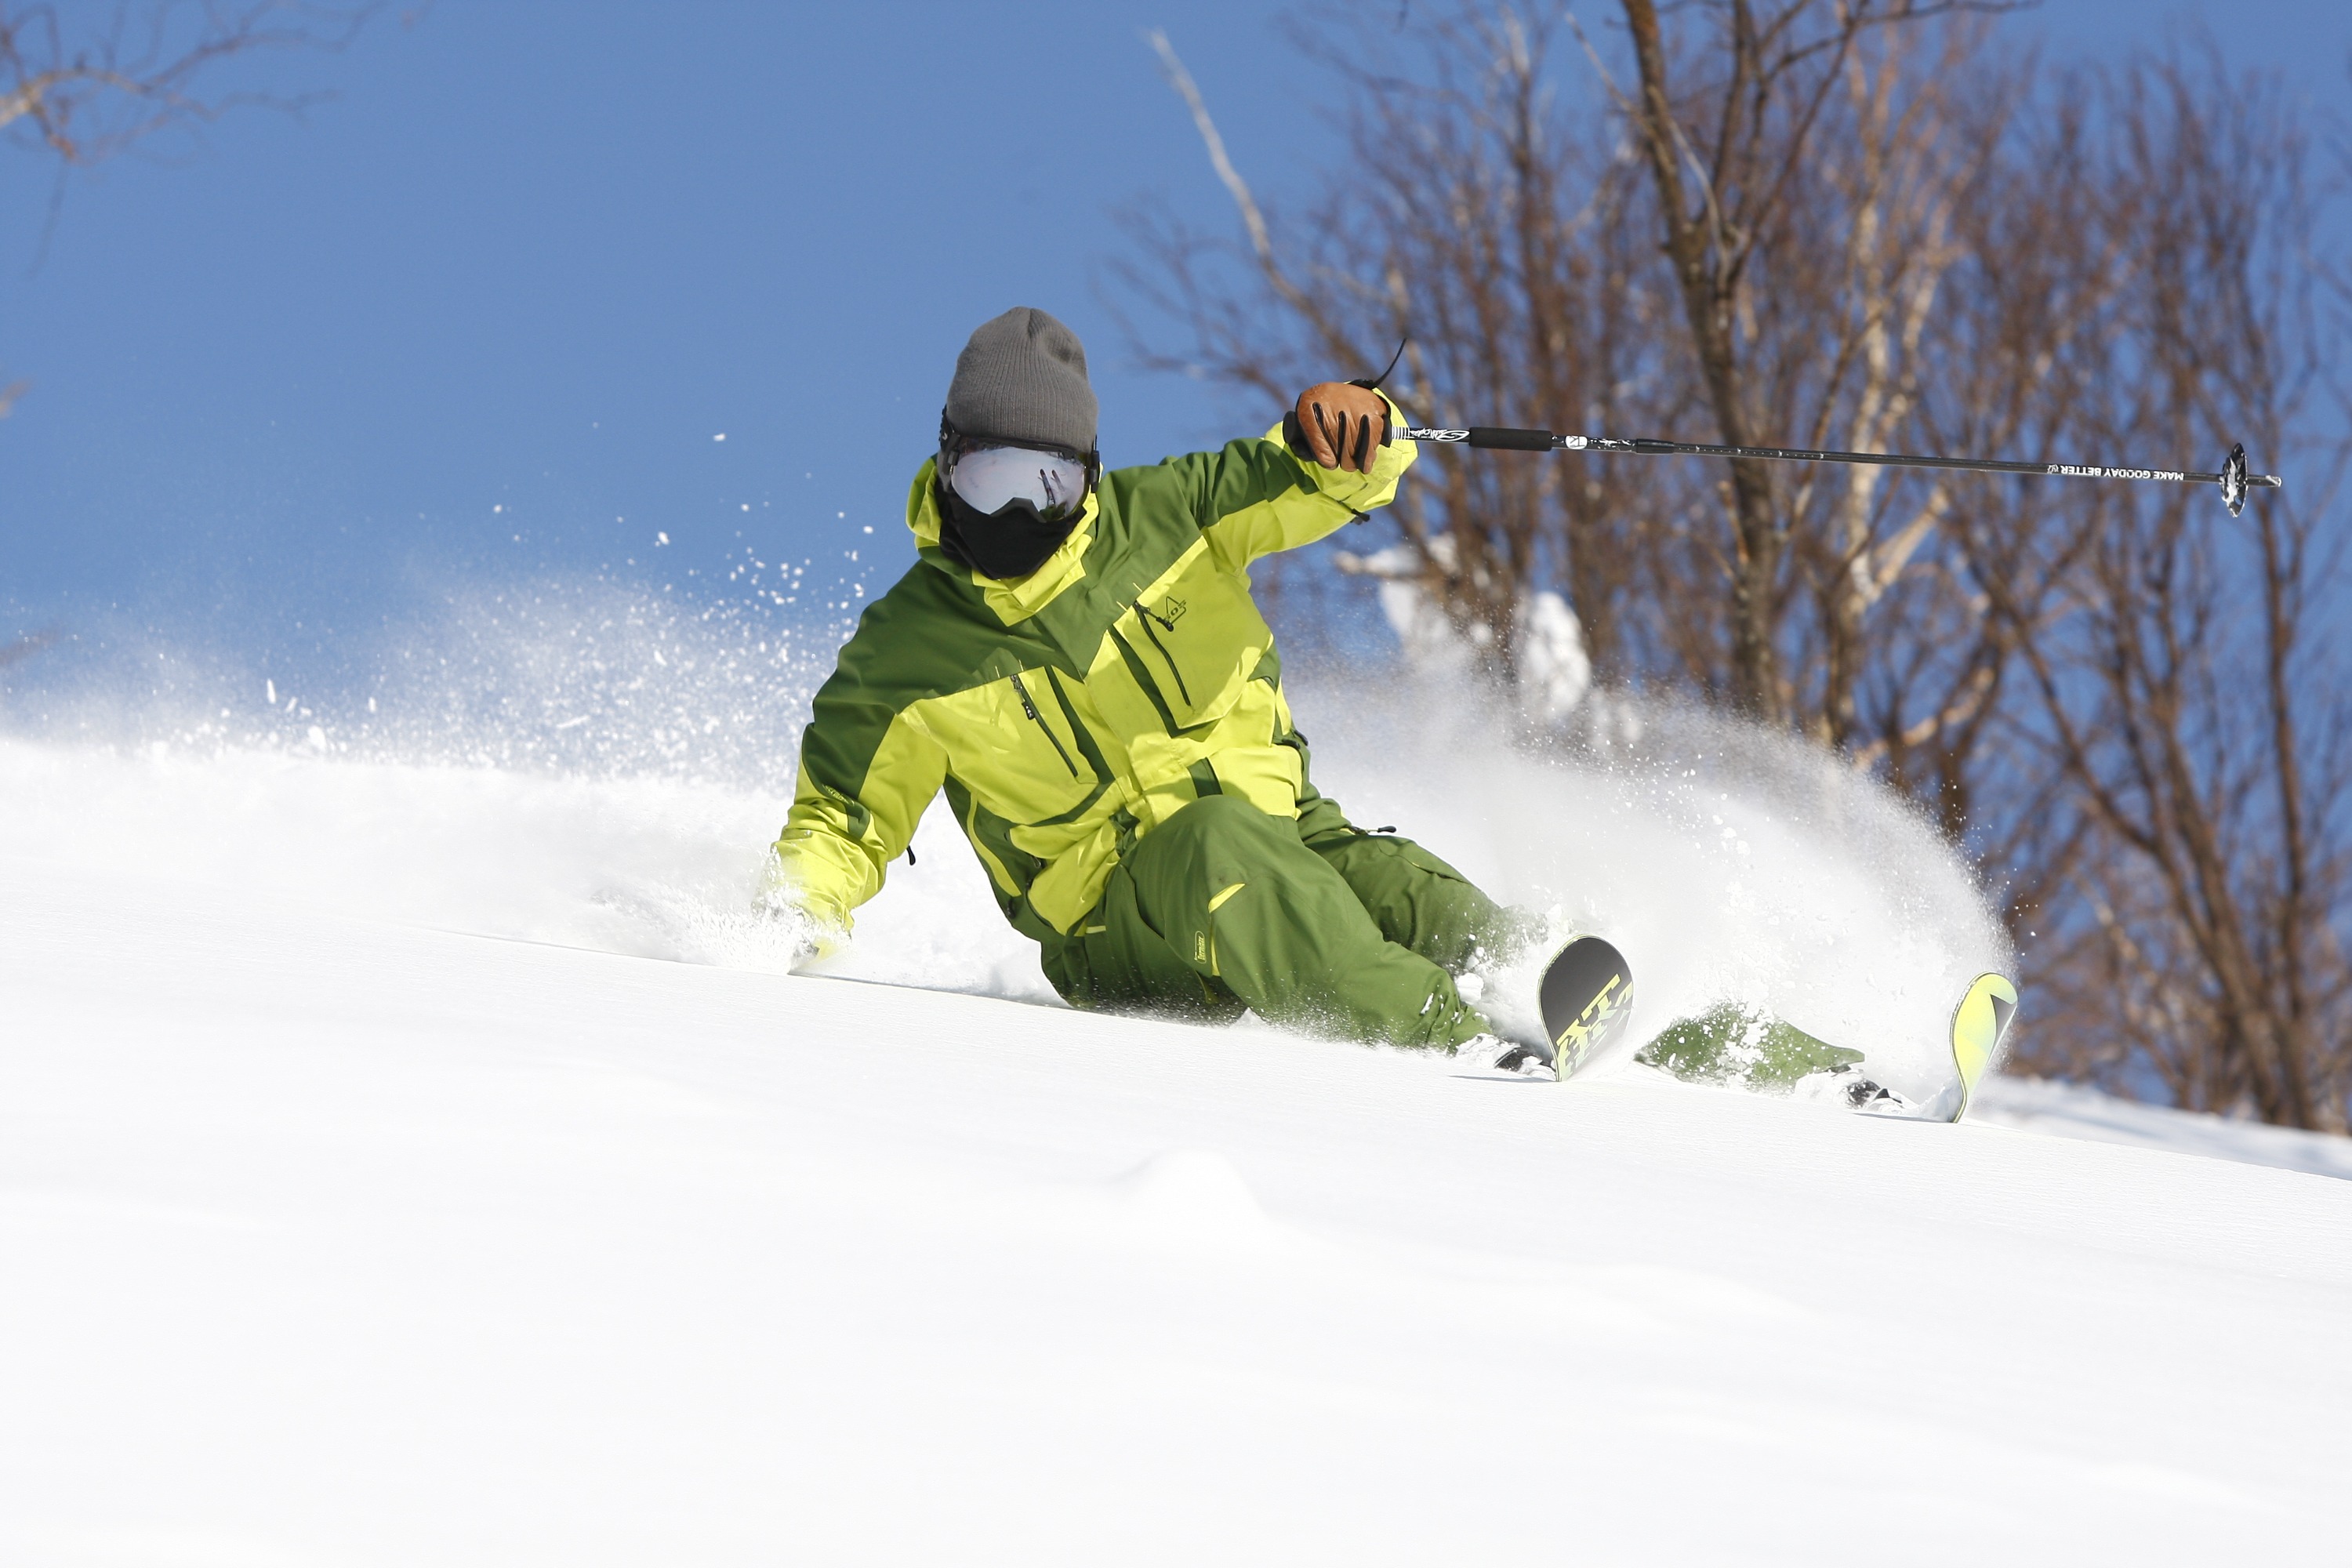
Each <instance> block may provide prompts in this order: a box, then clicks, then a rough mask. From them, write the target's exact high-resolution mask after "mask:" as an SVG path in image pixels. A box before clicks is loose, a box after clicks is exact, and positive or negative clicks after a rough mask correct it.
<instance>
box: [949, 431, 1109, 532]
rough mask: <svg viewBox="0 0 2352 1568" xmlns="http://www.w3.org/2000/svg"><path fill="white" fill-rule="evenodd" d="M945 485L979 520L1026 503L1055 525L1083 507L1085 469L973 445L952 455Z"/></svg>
mask: <svg viewBox="0 0 2352 1568" xmlns="http://www.w3.org/2000/svg"><path fill="white" fill-rule="evenodd" d="M948 482H949V483H950V484H952V485H953V486H954V487H955V492H956V494H958V495H960V496H961V497H962V498H963V499H964V501H965V504H967V505H969V506H970V507H971V509H972V510H974V511H977V512H979V513H980V514H981V515H982V517H988V516H992V515H993V514H995V513H996V512H998V511H1001V510H1003V509H1004V508H1005V507H1008V506H1010V505H1012V504H1013V502H1014V501H1016V500H1025V501H1027V502H1028V503H1029V504H1030V505H1031V506H1034V507H1035V508H1036V509H1037V515H1038V516H1039V517H1041V518H1044V519H1045V520H1046V521H1059V520H1061V519H1062V518H1064V517H1066V516H1068V515H1069V514H1070V513H1071V512H1073V511H1075V510H1077V509H1078V508H1079V507H1080V506H1082V505H1084V504H1085V503H1086V499H1087V465H1086V464H1085V463H1083V462H1081V461H1080V460H1078V459H1077V458H1067V457H1064V456H1063V455H1062V454H1061V453H1059V452H1041V451H1038V450H1037V449H1036V448H1035V447H967V448H966V449H965V450H963V451H961V452H959V453H957V454H956V455H955V458H954V460H953V461H952V463H951V464H950V468H949V469H948Z"/></svg>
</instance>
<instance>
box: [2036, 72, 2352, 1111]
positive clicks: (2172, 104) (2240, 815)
mask: <svg viewBox="0 0 2352 1568" xmlns="http://www.w3.org/2000/svg"><path fill="white" fill-rule="evenodd" d="M2239 85H2240V88H2241V90H2238V91H2236V92H2233V93H2226V94H2220V95H2216V94H2212V93H2210V92H2209V91H2201V90H2200V84H2198V83H2193V82H2192V81H2191V79H2189V77H2188V75H2187V74H2186V73H2185V72H2184V71H2183V70H2182V69H2181V68H2179V66H2177V65H2142V66H2140V67H2137V68H2133V69H2132V70H2130V71H2129V72H2127V73H2126V74H2125V75H2124V76H2123V77H2122V78H2121V79H2120V80H2119V81H2118V82H2117V83H2116V85H2115V86H2114V87H2113V88H2112V89H2109V90H2108V91H2107V93H2106V95H2105V97H2106V102H2105V110H2106V117H2107V120H2108V123H2109V129H2108V131H2107V132H2106V135H2107V137H2108V139H2109V141H2110V143H2111V151H2110V152H2109V153H2108V156H2107V168H2106V171H2105V178H2103V179H2102V180H2100V181H2099V182H2097V184H2095V186H2094V187H2092V189H2093V191H2095V193H2096V194H2095V195H2094V196H2093V197H2092V198H2091V201H2090V205H2091V206H2092V208H2093V210H2092V211H2090V212H2088V213H2086V214H2085V215H2084V216H2085V218H2086V219H2087V220H2088V221H2089V222H2091V223H2093V224H2095V225H2096V226H2100V227H2102V228H2104V229H2105V230H2106V231H2107V232H2109V233H2111V234H2116V235H2129V236H2131V237H2134V238H2135V239H2136V240H2137V246H2136V247H2135V255H2136V256H2137V258H2138V259H2139V264H2138V265H2137V267H2136V268H2134V269H2133V271H2132V273H2131V275H2130V277H2129V278H2128V279H2126V286H2125V288H2124V289H2123V290H2122V292H2121V293H2120V295H2119V297H2118V301H2117V303H2118V306H2119V319H2118V322H2117V326H2118V328H2119V330H2118V331H2116V332H2115V333H2114V334H2113V335H2112V336H2111V337H2110V338H2109V340H2108V342H2107V343H2106V345H2105V353H2104V355H2103V360H2104V363H2103V366H2102V369H2103V372H2104V374H2099V375H2096V376H2095V377H2091V378H2088V379H2087V380H2086V381H2085V384H2084V386H2083V388H2082V389H2081V392H2080V396H2081V398H2082V402H2083V414H2084V416H2085V417H2086V418H2088V419H2090V420H2093V421H2095V423H2094V425H2093V426H2092V427H2093V428H2094V429H2095V430H2097V431H2098V432H2099V434H2100V435H2101V436H2102V437H2103V438H2104V439H2105V441H2107V442H2109V443H2112V444H2113V447H2116V448H2125V447H2127V446H2129V447H2168V448H2169V449H2173V450H2210V449H2214V448H2216V447H2219V446H2220V445H2221V443H2222V442H2224V441H2226V440H2228V439H2230V438H2231V436H2232V435H2233V434H2236V435H2242V436H2243V437H2247V438H2249V439H2250V440H2251V441H2257V442H2259V443H2260V444H2261V446H2262V447H2263V449H2265V450H2270V451H2300V452H2302V453H2304V454H2305V455H2306V457H2305V461H2303V462H2301V463H2299V464H2298V465H2297V466H2296V468H2297V471H2296V473H2295V475H2294V479H2295V482H2294V485H2292V486H2291V487H2290V488H2289V489H2287V490H2285V491H2284V492H2283V493H2279V494H2275V495H2266V496H2264V497H2263V499H2262V500H2261V501H2260V502H2259V503H2258V504H2255V505H2252V506H2250V507H2249V508H2248V509H2247V510H2246V512H2245V514H2244V516H2243V517H2242V518H2236V519H2232V518H2231V517H2230V516H2229V515H2228V513H2227V512H2225V511H2224V510H2222V509H2221V508H2220V507H2218V506H2215V505H2214V504H2213V503H2212V500H2211V499H2210V497H2209V496H2205V495H2201V494H2185V495H2175V496H2164V497H2150V496H2144V495H2137V494H2132V493H2129V492H2127V491H2124V490H2111V491H2102V492H2099V493H2097V494H2095V496H2092V497H2088V498H2084V500H2082V501H2081V502H2080V504H2079V508H2078V510H2076V511H2075V514H2074V516H2073V517H2072V518H2071V519H2070V520H2069V521H2068V525H2067V526H2064V527H2061V528H2057V529H2053V530H2051V531H2048V532H2047V533H2046V534H2045V535H2044V538H2043V541H2042V546H2041V552H2040V553H2041V556H2042V559H2041V560H2039V561H2037V562H2035V563H2033V564H2032V567H2031V568H2029V570H2030V571H2037V574H2039V575H2040V576H2042V577H2043V578H2044V579H2045V580H2054V581H2056V582H2058V583H2060V584H2062V586H2061V587H2060V589H2059V594H2060V595H2061V597H2062V601H2063V602H2062V605H2061V613H2058V614H2055V615H2052V614H2046V613H2043V614H2035V615H2032V616H2026V615H2021V614H2019V615H2016V616H2015V618H2016V619H2017V620H2018V621H2019V622H2020V623H2021V626H2022V631H2021V637H2020V644H2021V650H2022V653H2023V656H2024V659H2025V663H2026V666H2027V668H2028V670H2029V671H2030V677H2031V689H2032V699H2033V702H2032V708H2031V709H2030V710H2028V711H2026V712H2024V713H2022V714H2021V723H2022V725H2023V727H2024V729H2025V731H2026V732H2027V733H2028V734H2029V735H2030V736H2031V738H2032V741H2033V742H2034V743H2036V744H2037V745H2038V746H2039V748H2040V749H2041V751H2042V756H2043V759H2044V761H2045V762H2046V764H2047V767H2048V768H2049V770H2050V771H2051V772H2052V773H2054V774H2055V775H2056V776H2057V777H2058V778H2060V779H2062V780H2063V782H2064V783H2065V784H2066V785H2068V786H2069V788H2068V805H2069V806H2070V808H2071V810H2072V811H2073V812H2074V814H2076V815H2077V816H2078V817H2079V818H2080V822H2081V826H2082V830H2083V831H2084V833H2086V834H2087V835H2088V836H2089V837H2090V838H2091V840H2092V841H2093V842H2094V843H2095V846H2096V848H2097V852H2096V853H2095V854H2091V855H2088V856H2085V857H2084V858H2082V860H2081V861H2080V862H2079V863H2078V864H2077V865H2075V866H2074V867H2072V868H2069V870H2068V874H2067V877H2066V880H2065V885H2064V888H2063V893H2062V894H2060V895H2059V896H2057V897H2053V900H2052V909H2051V910H2050V914H2051V916H2052V918H2053V923H2054V924H2055V925H2056V926H2057V927H2058V928H2059V929H2058V930H2057V931H2056V932H2054V933H2053V934H2054V935H2055V936H2056V938H2057V939H2058V940H2057V946H2056V951H2055V952H2053V954H2052V958H2053V960H2055V962H2054V963H2052V965H2051V967H2052V969H2053V973H2054V977H2055V978H2056V980H2057V984H2055V985H2054V986H2053V992H2054V993H2055V994H2056V995H2057V996H2058V997H2060V998H2061V999H2062V1005H2063V1010H2064V1011H2063V1017H2062V1018H2061V1019H2060V1020H2059V1021H2058V1022H2056V1023H2055V1024H2054V1025H2053V1026H2048V1027H2045V1028H2043V1029H2042V1030H2041V1031H2040V1032H2039V1035H2038V1038H2039V1039H2041V1040H2042V1041H2044V1042H2047V1043H2046V1044H2044V1045H2042V1046H2041V1047H2037V1055H2036V1058H2035V1059H2036V1060H2037V1061H2038V1062H2040V1063H2041V1064H2042V1065H2044V1066H2048V1067H2052V1068H2061V1069H2064V1070H2068V1071H2071V1072H2074V1073H2078V1074H2087V1075H2090V1076H2095V1077H2101V1078H2104V1079H2106V1080H2108V1081H2110V1082H2112V1083H2117V1084H2123V1085H2126V1086H2127V1085H2128V1083H2129V1080H2130V1079H2131V1078H2132V1076H2133V1075H2135V1074H2147V1073H2152V1074H2153V1075H2155V1076H2156V1077H2157V1078H2158V1079H2159V1080H2160V1081H2161V1082H2162V1084H2163V1085H2164V1087H2165V1089H2167V1091H2168V1093H2169V1094H2170V1095H2171V1097H2172V1098H2173V1099H2175V1100H2177V1101H2179V1103H2181V1104H2183V1105H2188V1106H2191V1107H2194V1108H2197V1109H2200V1110H2224V1111H2233V1110H2252V1112H2253V1113H2255V1114H2257V1115H2259V1116H2260V1117H2262V1119H2263V1120H2264V1121H2276V1122H2283V1123H2285V1124H2288V1125H2291V1126H2297V1127H2325V1128H2328V1129H2331V1130H2334V1131H2342V1130H2344V1128H2345V1124H2346V1110H2347V1094H2352V969H2347V955H2346V953H2345V951H2344V944H2343V922H2344V921H2345V919H2346V916H2347V907H2348V906H2352V899H2347V894H2352V882H2347V875H2352V837H2347V835H2348V834H2352V823H2347V809H2346V808H2347V805H2348V804H2352V795H2347V786H2348V785H2352V702H2347V696H2346V693H2345V690H2344V688H2343V687H2342V685H2341V683H2340V681H2339V679H2337V673H2338V672H2339V671H2340V670H2341V668H2343V665H2342V657H2343V653H2344V649H2343V647H2342V645H2341V642H2340V640H2339V639H2340V637H2341V627H2340V625H2339V624H2337V623H2336V621H2335V620H2334V619H2333V618H2332V616H2331V614H2330V605H2331V597H2330V596H2331V594H2332V593H2333V591H2334V590H2336V588H2337V587H2338V586H2339V585H2340V583H2341V577H2340V573H2339V567H2340V559H2339V557H2338V555H2337V553H2336V552H2337V551H2338V550H2340V548H2341V536H2340V533H2339V532H2337V531H2334V530H2331V529H2329V528H2327V527H2326V521H2327V520H2328V514H2329V512H2330V510H2331V509H2332V507H2333V505H2334V502H2335V499H2336V483H2337V480H2338V479H2339V478H2340V475H2341V470H2342V466H2343V460H2344V458H2345V456H2346V451H2345V447H2344V445H2343V443H2342V441H2341V439H2340V437H2339V439H2338V440H2337V442H2336V445H2335V450H2334V453H2333V456H2332V458H2331V457H2330V456H2329V455H2328V445H2329V443H2328V441H2327V438H2326V436H2325V435H2324V434H2323V432H2324V431H2325V430H2326V429H2328V428H2333V429H2336V430H2339V431H2340V430H2341V428H2342V418H2343V416H2344V414H2345V412H2346V409H2345V404H2344V399H2343V389H2342V387H2341V385H2340V384H2338V383H2336V382H2335V381H2334V379H2333V374H2332V372H2333V365H2334V363H2335V362H2336V357H2337V355H2338V353H2340V351H2341V349H2342V347H2343V339H2342V332H2341V322H2340V321H2339V320H2335V319H2332V318H2331V317H2330V316H2329V315H2328V314H2327V312H2326V310H2325V309H2324V308H2323V306H2324V297H2323V295H2322V294H2321V292H2320V290H2321V289H2322V288H2323V286H2324V285H2326V283H2327V282H2328V281H2330V279H2328V278H2327V277H2326V274H2325V272H2324V271H2323V267H2324V264H2323V263H2321V262H2320V261H2319V259H2318V258H2319V255H2320V247H2319V245H2318V237H2319V234H2320V226H2319V224H2318V222H2317V216H2318V212H2319V204H2318V200H2317V198H2316V197H2315V194H2314V192H2313V190H2312V187H2311V181H2310V176H2309V174H2308V169H2307V165H2308V157H2309V152H2308V147H2307V145H2306V142H2305V137H2304V136H2303V134H2302V132H2300V131H2299V130H2298V129H2297V128H2296V127H2295V126H2294V124H2293V123H2292V121H2289V120H2287V119H2285V118H2284V116H2282V115H2281V114H2279V113H2278V112H2277V111H2275V110H2272V109H2271V108H2269V107H2268V105H2269V104H2270V103H2271V102H2273V100H2275V97H2276V95H2275V94H2272V93H2267V92H2263V91H2262V90H2261V84H2259V83H2254V82H2249V83H2245V84H2239ZM2337 281H2340V279H2337ZM2037 569H2038V570H2037ZM1994 593H1995V596H1996V598H1997V599H1998V600H1999V601H2000V605H2001V607H2002V610H2003V612H2004V613H2005V614H2009V613H2012V612H2011V608H2010V598H2011V588H2010V587H2009V586H2008V585H2006V584H2000V583H1996V584H1994Z"/></svg>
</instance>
